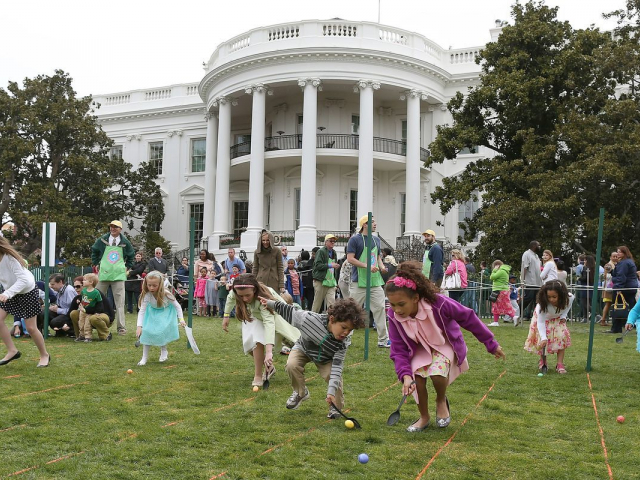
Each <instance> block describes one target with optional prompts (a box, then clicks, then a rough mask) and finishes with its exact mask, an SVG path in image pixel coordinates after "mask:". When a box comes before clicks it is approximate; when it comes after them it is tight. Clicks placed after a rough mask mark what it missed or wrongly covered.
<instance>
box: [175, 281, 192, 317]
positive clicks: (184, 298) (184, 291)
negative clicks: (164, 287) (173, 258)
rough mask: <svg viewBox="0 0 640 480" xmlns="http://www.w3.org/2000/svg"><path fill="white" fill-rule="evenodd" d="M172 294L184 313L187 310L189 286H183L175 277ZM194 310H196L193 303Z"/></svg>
mask: <svg viewBox="0 0 640 480" xmlns="http://www.w3.org/2000/svg"><path fill="white" fill-rule="evenodd" d="M173 294H174V295H175V297H176V300H177V301H178V303H179V304H180V306H181V307H182V311H183V312H186V311H187V310H188V309H189V285H188V284H187V285H185V284H183V283H182V282H180V281H179V280H178V279H177V277H176V278H174V279H173ZM193 306H194V308H196V305H195V302H194V305H193Z"/></svg>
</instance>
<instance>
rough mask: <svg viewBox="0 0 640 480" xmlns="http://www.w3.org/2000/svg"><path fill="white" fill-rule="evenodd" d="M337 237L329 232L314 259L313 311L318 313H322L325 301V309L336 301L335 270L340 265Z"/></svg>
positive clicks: (336, 283)
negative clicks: (336, 249) (336, 245)
mask: <svg viewBox="0 0 640 480" xmlns="http://www.w3.org/2000/svg"><path fill="white" fill-rule="evenodd" d="M337 239H338V237H336V236H335V235H334V234H332V233H328V234H327V235H326V236H325V237H324V246H323V247H322V248H320V250H318V252H317V253H316V258H315V260H314V261H313V270H312V271H311V276H312V277H313V291H314V296H313V306H312V307H311V311H313V312H316V313H320V308H322V302H323V301H324V308H325V309H328V308H329V307H330V306H331V305H333V304H334V303H336V286H337V285H338V282H337V281H336V277H335V275H334V272H335V269H336V268H339V267H340V265H339V264H338V254H337V253H336V251H335V250H334V248H333V246H334V245H335V243H336V240H337Z"/></svg>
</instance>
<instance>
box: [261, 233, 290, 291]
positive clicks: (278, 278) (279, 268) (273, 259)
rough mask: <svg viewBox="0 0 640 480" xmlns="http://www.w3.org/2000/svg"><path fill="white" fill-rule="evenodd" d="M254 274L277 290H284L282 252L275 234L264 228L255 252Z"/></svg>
mask: <svg viewBox="0 0 640 480" xmlns="http://www.w3.org/2000/svg"><path fill="white" fill-rule="evenodd" d="M253 274H254V275H255V276H256V277H257V279H258V281H259V282H262V283H264V284H265V285H267V286H269V287H271V288H273V289H274V290H275V291H276V292H284V265H283V263H282V252H281V251H280V249H279V248H278V247H276V246H275V245H274V241H273V234H272V233H271V232H270V231H268V230H262V235H260V241H259V242H258V248H257V249H256V251H255V252H253Z"/></svg>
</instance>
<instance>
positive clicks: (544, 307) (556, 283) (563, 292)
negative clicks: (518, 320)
mask: <svg viewBox="0 0 640 480" xmlns="http://www.w3.org/2000/svg"><path fill="white" fill-rule="evenodd" d="M550 290H553V291H554V292H556V293H557V294H558V305H557V306H556V307H555V308H556V311H555V313H559V312H560V311H561V310H564V309H565V308H567V306H568V305H569V291H568V290H567V286H566V285H565V283H564V282H561V281H560V280H552V281H550V282H547V283H545V284H544V285H542V287H540V290H539V291H538V298H537V301H538V304H539V305H540V311H542V312H547V311H548V309H549V307H553V305H550V304H549V300H548V299H547V292H548V291H550Z"/></svg>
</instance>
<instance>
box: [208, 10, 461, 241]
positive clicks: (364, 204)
mask: <svg viewBox="0 0 640 480" xmlns="http://www.w3.org/2000/svg"><path fill="white" fill-rule="evenodd" d="M471 55H473V53H471ZM454 58H456V57H455V56H451V55H448V54H447V52H445V51H444V50H442V49H441V48H440V47H438V46H437V45H435V44H433V42H430V41H429V40H427V39H426V38H424V37H422V36H421V35H417V34H414V33H411V32H406V31H402V30H399V29H390V28H388V27H383V26H380V25H378V24H371V23H367V22H345V21H330V22H319V21H308V22H298V23H296V24H288V25H277V26H273V27H267V28H262V29H256V30H252V31H250V32H247V33H245V34H242V35H240V36H238V37H235V38H234V39H231V40H229V41H228V42H225V43H224V44H222V45H221V46H219V47H218V49H217V50H216V52H214V54H213V55H212V57H211V59H210V60H209V63H208V64H207V66H206V69H207V70H208V72H207V74H206V75H205V77H204V79H203V80H202V82H201V83H200V86H199V91H200V95H201V97H202V98H203V100H204V101H205V104H206V105H207V109H208V111H209V112H210V114H214V113H215V112H216V109H218V118H219V120H218V132H217V139H218V149H217V159H216V160H217V165H216V167H215V168H216V185H217V186H216V195H215V203H214V204H213V205H210V204H208V205H206V206H205V217H206V218H209V217H214V218H215V220H214V222H213V223H214V225H215V226H214V229H213V238H212V240H211V243H210V246H211V247H213V248H214V249H217V248H218V247H219V245H220V243H219V239H220V237H221V236H223V235H228V234H230V233H232V232H231V224H230V222H229V215H230V206H229V198H230V197H229V191H228V184H229V181H233V179H232V176H233V175H232V176H231V177H230V174H229V172H230V171H232V170H233V169H234V168H236V167H232V166H231V165H232V159H233V165H235V166H239V165H241V164H243V163H246V157H248V158H249V175H248V177H249V205H248V211H249V213H248V222H247V226H246V231H245V232H243V233H242V239H241V248H243V249H246V250H252V249H253V248H254V247H255V245H256V244H257V240H258V235H259V231H260V230H261V228H263V226H264V224H265V222H264V221H263V211H264V202H265V197H264V184H265V172H266V173H267V174H268V172H269V170H272V169H273V168H274V166H276V165H278V164H284V165H286V164H294V165H295V162H296V161H298V162H300V163H299V165H300V192H299V219H296V220H299V223H298V224H297V225H295V227H296V228H295V230H296V233H295V244H296V246H297V247H301V248H305V249H308V248H312V247H313V246H315V245H316V244H317V229H318V227H317V225H318V221H317V213H318V209H324V208H336V207H337V202H338V201H344V198H341V199H333V200H332V199H326V198H322V199H321V202H320V204H319V202H318V200H319V188H318V186H317V172H316V170H317V167H318V162H321V163H322V164H332V163H335V164H342V165H344V164H349V163H350V161H353V160H356V162H355V163H356V165H357V215H358V216H359V215H362V214H365V213H366V212H368V211H373V210H374V188H373V186H374V164H375V165H376V166H377V167H378V168H382V169H391V170H393V169H394V168H398V167H399V168H400V169H402V170H403V171H404V174H405V175H404V177H405V182H404V183H405V188H404V189H405V193H404V194H405V195H406V198H405V200H404V201H405V205H410V206H411V208H406V209H405V210H404V211H403V215H404V226H405V228H404V231H402V232H400V234H401V235H402V234H407V235H416V234H419V233H420V231H421V226H420V223H421V204H422V202H421V201H420V200H421V179H422V178H424V177H423V173H424V172H423V170H424V169H423V167H422V163H423V161H424V159H425V156H426V154H427V152H426V149H425V147H426V145H427V144H428V142H429V141H431V139H432V136H433V131H434V128H435V127H434V122H433V116H435V114H434V112H435V111H437V110H438V107H440V106H442V105H443V104H444V102H445V101H446V92H445V90H446V84H447V80H448V79H449V78H451V77H452V75H453V74H452V72H451V70H452V68H451V66H452V63H451V62H453V61H454V60H453V59H454ZM445 65H446V66H447V67H449V68H445ZM453 66H454V68H453V70H455V64H453ZM461 81H462V82H464V79H461ZM295 87H298V89H297V93H296V88H295ZM223 102H224V103H223ZM234 104H235V105H238V107H234V106H232V105H234ZM355 105H357V109H354V106H355ZM300 107H302V108H300ZM346 110H349V112H347V113H345V111H346ZM229 112H230V113H231V118H237V119H238V123H240V124H246V125H250V126H251V129H250V133H249V135H250V136H251V139H250V141H244V142H238V143H235V144H234V145H233V146H231V145H229V143H228V140H229V139H231V137H232V122H227V121H226V118H227V116H228V115H229ZM349 113H357V115H353V114H351V115H350V114H349ZM223 116H224V120H223ZM349 117H351V118H349ZM390 117H393V118H390ZM400 117H401V126H400V127H398V121H397V120H398V118H400ZM350 120H351V121H350ZM354 129H355V131H354ZM208 134H209V132H208ZM393 142H397V144H396V145H395V150H396V151H395V152H393V151H392V152H388V151H386V152H385V150H393V149H392V148H390V147H389V145H393ZM207 143H208V144H211V143H212V142H209V141H208V142H207ZM385 144H386V145H385ZM381 145H385V146H386V148H381ZM296 147H297V148H296ZM340 147H354V148H340ZM376 147H377V148H376ZM230 149H231V151H230ZM222 150H224V152H223V151H222ZM247 150H248V151H247ZM265 151H266V153H265ZM297 155H299V158H296V157H297ZM390 157H391V158H390ZM393 157H397V158H393ZM376 159H377V160H376ZM265 161H267V164H266V165H265ZM292 161H293V163H291V162H292ZM207 167H211V169H213V168H214V167H213V165H207ZM245 176H246V173H245ZM223 184H226V185H227V187H225V186H224V185H223ZM296 201H297V199H296ZM343 203H344V202H343ZM212 207H213V208H212ZM214 212H215V213H214ZM374 213H375V212H374ZM205 223H206V224H207V225H210V224H211V221H210V220H209V221H206V222H205ZM340 226H342V225H337V224H336V225H335V226H332V225H325V228H328V229H332V228H335V229H336V230H345V227H344V226H342V228H340ZM209 233H211V232H210V231H209V232H207V231H205V235H207V234H209Z"/></svg>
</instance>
